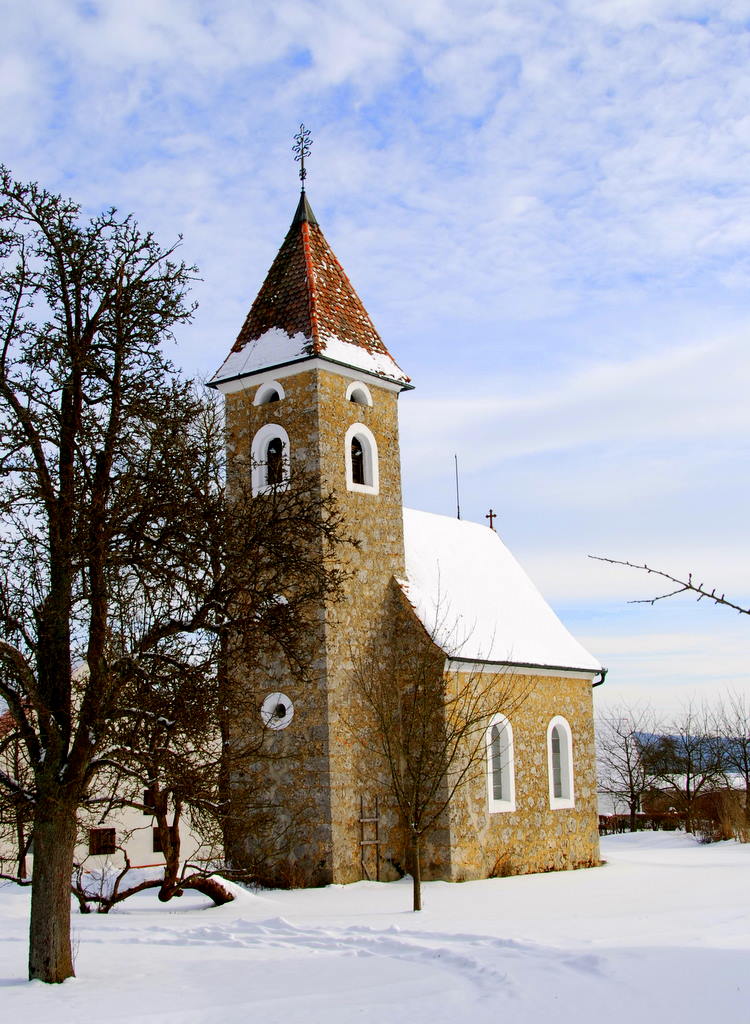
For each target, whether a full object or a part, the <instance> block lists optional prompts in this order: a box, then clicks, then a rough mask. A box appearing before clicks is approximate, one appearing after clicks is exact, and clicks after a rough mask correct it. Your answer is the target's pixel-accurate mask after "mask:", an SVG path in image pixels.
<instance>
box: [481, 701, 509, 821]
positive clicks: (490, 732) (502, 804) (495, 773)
mask: <svg viewBox="0 0 750 1024" xmlns="http://www.w3.org/2000/svg"><path fill="white" fill-rule="evenodd" d="M486 743H487V798H488V805H489V810H490V814H497V813H498V812H500V811H515V809H516V780H515V764H514V755H513V727H512V725H511V724H510V722H509V721H508V719H507V718H506V717H505V715H500V714H498V715H495V716H494V717H493V719H492V721H491V722H490V724H489V726H488V728H487V736H486Z"/></svg>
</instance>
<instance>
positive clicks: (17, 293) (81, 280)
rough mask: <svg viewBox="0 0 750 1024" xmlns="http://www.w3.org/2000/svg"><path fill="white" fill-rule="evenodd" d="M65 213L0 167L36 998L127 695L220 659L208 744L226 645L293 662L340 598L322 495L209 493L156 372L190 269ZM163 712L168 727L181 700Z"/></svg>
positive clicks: (132, 704) (6, 446)
mask: <svg viewBox="0 0 750 1024" xmlns="http://www.w3.org/2000/svg"><path fill="white" fill-rule="evenodd" d="M79 214H80V211H79V209H78V207H77V206H76V204H75V203H73V202H72V201H70V200H66V199H63V198H61V197H60V196H55V195H51V194H50V193H48V192H46V191H45V190H44V189H42V188H40V187H38V186H37V185H33V184H31V185H25V184H20V183H17V182H15V181H13V179H12V178H11V175H10V174H9V172H8V171H7V170H5V169H0V480H2V491H1V492H0V524H1V529H0V696H1V697H3V698H4V700H5V701H6V702H7V705H8V709H9V711H10V713H11V715H12V717H13V720H14V722H15V723H16V727H17V730H18V734H19V737H20V740H21V742H22V744H23V748H24V751H25V756H26V757H27V759H28V764H29V766H30V774H31V779H30V782H29V784H28V785H27V784H26V783H25V782H23V781H21V780H20V779H18V778H16V777H14V776H13V775H12V774H11V773H9V772H7V771H3V770H0V786H2V787H3V788H4V789H5V791H6V792H7V793H9V794H10V795H11V796H13V797H14V798H18V799H20V800H27V801H31V802H33V805H34V872H33V880H32V900H31V926H30V944H29V976H30V977H31V978H39V979H41V980H43V981H47V982H59V981H63V980H64V979H65V978H67V977H70V976H71V975H72V974H73V962H72V955H71V946H70V899H69V893H70V884H71V876H72V869H73V856H74V848H75V844H76V830H77V822H78V812H79V808H80V807H81V806H83V805H84V804H85V803H86V801H87V800H88V799H89V798H90V796H91V794H92V793H95V792H96V787H97V776H98V775H99V773H101V772H102V771H105V770H108V769H110V768H111V766H112V763H113V761H114V757H115V754H114V752H115V749H116V747H117V743H118V735H119V734H120V733H121V731H122V730H123V729H127V728H128V725H127V723H128V722H130V723H131V726H132V723H133V721H134V720H138V716H139V715H141V711H140V697H139V695H140V694H142V692H143V688H144V687H146V688H147V687H148V686H150V685H152V686H153V685H155V683H156V681H158V680H163V679H164V678H165V676H166V671H167V668H169V670H170V671H171V673H172V677H173V678H174V679H175V680H178V681H179V680H180V678H181V676H182V675H183V674H184V673H188V674H189V672H190V670H191V666H192V665H193V664H194V661H193V658H194V651H195V649H196V648H197V649H198V650H199V652H200V656H199V659H198V660H199V662H200V664H206V660H207V658H208V656H209V655H210V654H212V653H215V654H216V661H215V664H216V666H217V668H216V671H215V673H214V675H213V676H212V677H211V682H212V685H213V686H215V687H216V691H217V708H218V711H217V727H218V733H217V735H218V739H219V742H220V744H221V743H223V741H224V735H225V726H226V716H227V715H229V714H230V694H229V692H228V689H227V665H228V658H229V637H230V636H232V637H233V638H234V639H233V641H232V643H233V644H234V645H235V648H236V649H237V650H240V651H242V650H243V648H244V649H245V650H244V656H245V657H246V658H251V657H252V651H253V644H254V643H255V642H257V640H258V637H259V636H261V635H266V634H268V635H272V636H273V638H274V639H275V641H276V642H277V643H278V644H279V645H280V646H281V648H282V649H283V650H284V651H285V652H288V654H289V657H290V658H292V659H293V660H295V662H297V663H299V661H300V659H302V658H303V657H304V644H303V643H301V642H300V643H298V644H295V640H296V639H299V637H300V636H301V635H303V634H304V627H303V623H304V621H305V617H306V615H307V614H308V608H309V606H311V605H312V606H314V605H315V601H316V600H317V599H318V598H319V597H320V595H321V593H324V594H327V593H330V592H331V591H332V590H333V589H335V587H336V582H337V570H336V569H335V567H334V566H332V565H331V560H330V559H328V558H323V559H321V558H320V557H314V555H315V556H317V555H319V553H320V551H321V550H323V551H324V553H325V551H326V550H327V546H328V545H330V544H331V543H333V542H334V540H335V538H336V535H337V528H338V525H339V520H338V519H337V515H336V512H335V506H334V504H333V502H332V499H331V498H330V496H326V495H322V494H320V492H319V490H318V491H317V492H316V491H314V490H310V489H307V490H306V489H305V488H304V486H300V487H299V488H298V489H292V488H290V489H289V492H288V496H287V495H285V494H281V493H276V492H278V491H280V489H274V491H275V492H274V493H271V494H270V495H269V496H267V497H266V499H265V500H263V501H258V502H254V503H251V502H249V501H245V500H244V493H245V492H244V490H243V488H241V487H237V488H233V490H232V494H231V496H230V497H227V494H226V491H225V489H224V487H223V484H222V483H221V481H220V480H219V479H217V472H218V471H217V460H216V458H214V456H215V455H216V452H218V451H220V450H221V439H220V435H216V434H215V433H214V434H213V435H212V436H213V443H212V446H209V447H208V448H207V446H206V431H205V430H204V429H203V426H202V423H203V420H204V418H205V410H206V406H205V403H203V402H202V401H201V400H200V399H199V398H198V397H197V395H196V393H195V390H194V388H193V387H192V385H191V384H190V382H187V381H184V380H181V379H180V378H179V377H178V375H177V374H176V373H175V371H174V369H173V367H172V366H171V365H170V364H169V363H168V361H167V360H166V359H165V357H164V355H163V352H162V346H163V343H164V342H165V340H167V339H169V337H170V336H171V334H172V332H173V331H174V330H175V329H176V328H177V327H178V326H179V325H181V324H185V323H186V322H187V321H188V320H189V319H190V316H191V313H192V307H191V306H190V305H189V303H188V301H187V294H186V293H187V287H188V285H189V282H190V279H191V277H192V274H193V270H192V268H190V267H187V266H185V265H184V264H183V263H179V262H177V261H176V259H175V249H176V246H174V245H173V246H169V247H166V248H164V247H162V246H160V245H159V244H158V243H157V241H156V240H155V239H154V237H153V236H152V235H151V234H148V233H144V232H142V231H141V230H140V229H139V228H138V226H137V225H136V224H135V223H134V221H133V220H132V218H130V217H119V216H118V215H117V213H116V211H114V210H110V211H107V212H105V213H104V214H101V215H100V216H97V217H94V218H92V219H91V220H90V221H88V222H87V223H81V222H80V215H79ZM303 483H304V482H303ZM313 553H314V554H313ZM278 594H284V595H285V596H286V597H288V605H289V612H288V614H286V613H285V616H284V620H283V622H279V617H278V616H273V615H272V614H270V613H269V609H270V607H271V605H272V604H273V596H274V595H278ZM313 598H314V599H313ZM82 664H85V665H86V668H87V670H86V672H85V673H81V672H80V671H79V668H80V666H81V665H82ZM160 696H163V697H164V698H165V711H166V714H165V717H166V718H167V719H170V711H169V700H172V702H173V705H174V702H175V701H177V702H179V687H178V686H177V687H175V688H174V690H173V691H171V692H170V693H169V694H167V693H166V691H161V692H160ZM222 716H223V718H222ZM225 783H226V779H225ZM222 799H223V800H224V803H226V785H225V789H224V794H223V796H222Z"/></svg>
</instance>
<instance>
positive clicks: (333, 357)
mask: <svg viewBox="0 0 750 1024" xmlns="http://www.w3.org/2000/svg"><path fill="white" fill-rule="evenodd" d="M316 357H318V358H321V359H325V360H327V361H330V362H333V363H338V364H340V365H344V366H349V367H353V368H355V369H358V370H364V371H365V372H366V373H371V374H373V375H375V376H378V377H381V378H384V379H386V380H390V381H392V382H394V383H398V384H400V385H401V386H402V387H408V385H409V378H408V377H407V376H406V374H405V373H404V372H403V370H401V368H400V367H399V366H398V365H397V363H396V362H395V361H394V359H393V358H392V357H391V355H390V353H389V352H388V349H387V348H386V347H385V345H384V344H383V341H382V339H381V337H380V335H379V334H378V332H377V330H376V329H375V326H374V325H373V322H372V320H371V319H370V317H369V314H368V313H367V310H366V309H365V307H364V306H363V304H362V301H361V299H360V298H359V296H358V295H357V293H356V292H355V290H354V288H353V287H352V284H351V282H350V281H349V278H348V277H347V276H346V274H345V273H344V270H343V268H342V266H341V264H340V263H339V261H338V260H337V259H336V256H335V255H334V253H333V250H332V249H331V247H330V246H329V244H328V242H327V241H326V239H325V236H324V235H323V232H322V231H321V230H320V226H319V224H318V221H317V219H316V217H315V214H314V213H313V211H312V207H311V206H310V203H309V202H308V200H307V196H306V194H305V192H304V191H303V192H302V194H301V196H300V200H299V203H298V205H297V209H296V211H295V214H294V218H293V220H292V223H291V227H290V228H289V231H288V232H287V234H286V238H285V239H284V241H283V243H282V245H281V248H280V249H279V251H278V253H277V255H276V258H275V259H274V261H273V263H272V264H271V269H270V270H269V271H268V274H267V275H266V279H265V281H264V282H263V285H262V286H261V289H260V291H259V292H258V295H257V297H256V299H255V302H253V304H252V307H251V308H250V312H249V313H248V315H247V318H246V320H245V323H244V324H243V326H242V330H241V331H240V333H239V335H238V337H237V340H236V342H235V343H234V345H233V347H232V350H231V352H230V353H229V356H228V357H227V359H226V360H225V361H224V364H223V365H222V367H221V369H220V370H219V371H218V372H217V373H216V374H215V376H214V378H213V380H212V381H211V384H213V385H217V384H219V383H221V382H222V381H227V380H232V379H236V378H238V377H243V376H247V375H249V374H254V373H258V372H260V371H262V370H267V369H272V368H274V367H277V366H282V365H286V364H289V363H294V362H300V361H302V360H305V359H311V358H316Z"/></svg>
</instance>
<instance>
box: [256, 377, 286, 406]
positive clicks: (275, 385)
mask: <svg viewBox="0 0 750 1024" xmlns="http://www.w3.org/2000/svg"><path fill="white" fill-rule="evenodd" d="M282 398H286V394H285V392H284V389H283V387H282V386H281V384H279V382H278V381H277V380H272V381H269V382H268V383H267V384H261V385H260V387H259V388H258V390H257V391H256V392H255V398H254V399H253V405H270V404H271V402H280V401H281V399H282Z"/></svg>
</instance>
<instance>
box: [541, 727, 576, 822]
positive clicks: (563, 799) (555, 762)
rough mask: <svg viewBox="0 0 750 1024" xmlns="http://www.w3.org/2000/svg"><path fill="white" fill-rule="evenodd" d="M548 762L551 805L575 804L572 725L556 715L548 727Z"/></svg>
mask: <svg viewBox="0 0 750 1024" xmlns="http://www.w3.org/2000/svg"><path fill="white" fill-rule="evenodd" d="M547 763H548V772H549V800H550V807H551V808H552V809H553V810H557V809H560V808H565V807H573V806H575V800H574V795H573V737H572V734H571V731H570V726H569V725H568V723H567V721H566V720H565V719H564V718H563V717H562V716H561V715H556V716H555V718H553V719H552V721H551V722H550V724H549V726H548V728H547Z"/></svg>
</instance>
